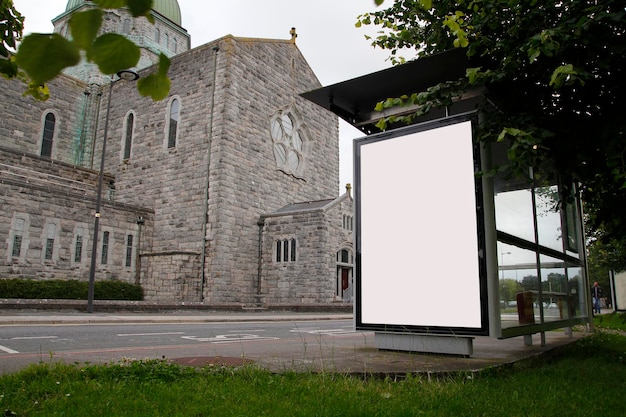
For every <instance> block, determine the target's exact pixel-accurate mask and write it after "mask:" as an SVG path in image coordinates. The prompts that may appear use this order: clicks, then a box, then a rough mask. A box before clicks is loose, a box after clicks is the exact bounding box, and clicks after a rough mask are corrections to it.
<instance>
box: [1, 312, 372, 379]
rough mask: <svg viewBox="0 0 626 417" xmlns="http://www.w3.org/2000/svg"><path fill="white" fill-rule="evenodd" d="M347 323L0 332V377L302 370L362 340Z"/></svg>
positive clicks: (110, 326) (59, 327) (37, 327)
mask: <svg viewBox="0 0 626 417" xmlns="http://www.w3.org/2000/svg"><path fill="white" fill-rule="evenodd" d="M370 336H371V335H368V334H366V333H361V332H356V331H354V330H353V322H352V320H319V321H277V322H224V323H147V324H89V325H82V324H81V325H78V324H77V325H19V326H16V325H8V326H0V373H7V372H13V371H16V370H18V369H21V368H23V367H25V366H26V365H28V364H30V363H37V362H40V361H44V362H48V361H62V362H65V363H105V362H107V363H110V362H115V361H119V360H122V359H124V358H134V359H146V358H166V359H169V360H174V361H178V362H180V363H192V362H194V360H197V359H198V358H203V360H208V358H212V359H213V360H214V359H215V358H221V360H222V361H224V363H229V362H228V361H230V363H231V364H238V363H242V362H243V359H242V358H249V359H247V360H249V361H251V362H256V363H259V364H260V365H262V366H265V367H268V368H275V369H276V368H278V369H280V368H281V367H283V368H286V367H292V366H306V365H307V364H308V363H313V362H314V361H316V360H318V359H319V358H320V357H323V356H324V355H327V354H328V353H329V352H330V353H331V354H332V351H333V349H337V348H340V347H341V346H355V345H356V344H357V343H360V344H362V343H363V339H364V338H367V337H370Z"/></svg>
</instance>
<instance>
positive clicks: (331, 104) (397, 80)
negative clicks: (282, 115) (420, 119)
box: [301, 48, 468, 134]
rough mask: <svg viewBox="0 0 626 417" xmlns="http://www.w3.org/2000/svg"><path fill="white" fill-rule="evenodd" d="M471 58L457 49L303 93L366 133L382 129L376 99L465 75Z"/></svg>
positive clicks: (378, 100) (414, 91) (303, 95)
mask: <svg viewBox="0 0 626 417" xmlns="http://www.w3.org/2000/svg"><path fill="white" fill-rule="evenodd" d="M467 65H468V58H467V56H466V50H465V49H460V48H459V49H453V50H450V51H446V52H442V53H439V54H435V55H432V56H429V57H426V58H420V59H417V60H415V61H411V62H407V63H406V64H402V65H397V66H395V67H392V68H389V69H386V70H382V71H378V72H374V73H371V74H368V75H364V76H362V77H358V78H353V79H351V80H348V81H343V82H340V83H337V84H333V85H329V86H327V87H323V88H320V89H317V90H313V91H308V92H306V93H302V94H301V96H302V97H304V98H306V99H307V100H310V101H312V102H314V103H316V104H318V105H320V106H322V107H324V108H325V109H327V110H330V111H331V112H333V113H335V114H336V115H337V116H339V117H341V118H342V119H344V120H345V121H347V122H348V123H350V124H351V125H353V126H354V127H356V128H358V129H360V130H362V131H363V132H365V133H366V134H370V133H374V132H378V131H379V130H378V128H376V127H375V124H376V122H377V121H378V118H379V117H380V116H375V115H374V113H375V112H374V108H375V107H376V103H378V102H380V101H383V100H386V99H387V98H390V97H400V96H401V95H403V94H412V93H417V92H421V91H424V90H426V89H427V88H428V87H431V86H434V85H437V84H439V83H442V82H446V81H455V80H458V79H459V78H462V77H464V76H465V68H466V67H467Z"/></svg>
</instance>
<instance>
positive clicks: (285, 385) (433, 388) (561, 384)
mask: <svg viewBox="0 0 626 417" xmlns="http://www.w3.org/2000/svg"><path fill="white" fill-rule="evenodd" d="M624 392H626V337H625V336H623V335H620V334H608V333H604V332H598V333H596V334H594V335H592V336H589V337H586V338H583V339H581V340H579V341H577V342H574V343H572V344H570V345H567V346H565V347H563V348H560V349H558V350H556V351H553V354H550V355H545V356H542V357H539V358H535V359H533V360H530V361H525V362H518V363H516V364H514V365H511V366H507V367H500V368H491V369H487V370H484V371H481V372H476V373H460V374H458V375H453V376H450V375H447V376H441V377H439V378H432V377H430V378H429V377H428V376H422V375H407V376H406V377H404V378H402V379H400V380H395V381H394V380H391V379H389V378H388V379H380V378H374V377H368V376H367V375H360V376H350V375H341V374H329V373H321V374H314V373H290V372H287V373H281V374H274V373H271V372H268V371H265V370H260V369H256V368H252V367H244V368H240V369H232V368H223V367H209V368H204V369H200V370H199V369H194V368H186V367H182V366H178V365H172V364H169V363H167V362H165V361H157V360H146V361H125V362H122V363H119V364H113V365H106V366H105V365H97V366H93V365H91V366H79V365H58V364H38V365H34V366H31V367H29V368H27V369H25V370H23V371H21V372H18V373H15V374H10V375H3V376H0V413H2V412H3V411H4V410H7V411H4V413H5V414H4V415H5V416H18V417H25V416H81V417H84V416H96V415H101V416H107V417H113V416H132V417H140V416H151V417H153V416H186V417H199V416H324V417H327V416H394V417H395V416H513V417H514V416H531V417H533V416H541V417H549V416H559V417H562V416H585V417H587V416H603V417H607V416H608V417H610V416H620V417H622V416H624V415H626V402H625V401H624V397H622V395H624Z"/></svg>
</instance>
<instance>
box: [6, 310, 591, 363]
mask: <svg viewBox="0 0 626 417" xmlns="http://www.w3.org/2000/svg"><path fill="white" fill-rule="evenodd" d="M351 318H352V315H351V314H345V313H322V312H313V313H293V312H272V311H252V312H245V311H241V312H240V311H237V312H197V311H177V312H168V313H165V314H159V313H151V314H146V313H122V314H120V313H98V312H96V313H92V314H88V313H80V312H65V311H63V312H58V311H55V312H52V311H50V312H37V311H18V310H0V326H27V325H30V326H32V325H64V324H68V325H75V324H89V323H91V324H107V323H115V324H119V323H211V322H252V321H255V322H258V321H261V322H263V321H290V322H294V323H296V322H299V321H313V320H346V319H351ZM586 334H587V333H584V332H574V334H573V336H572V337H569V336H567V335H566V334H565V333H564V332H563V331H553V332H546V334H545V340H546V345H545V346H540V335H538V334H537V335H533V345H532V346H525V345H524V341H523V338H522V337H517V338H512V339H505V340H498V339H494V338H490V337H476V338H474V341H473V350H474V352H473V354H472V355H471V356H470V357H462V356H454V355H436V354H420V353H412V352H398V351H384V350H379V349H377V348H376V343H375V337H374V334H373V333H371V332H355V333H352V334H351V335H342V336H341V337H333V338H329V339H323V341H322V338H320V337H319V336H316V338H315V339H313V336H310V337H311V339H310V340H307V341H304V340H301V341H300V340H299V341H298V342H297V343H289V342H287V341H283V340H281V341H278V342H276V343H272V344H265V346H264V348H265V350H260V347H259V346H260V345H256V346H254V345H252V346H251V347H248V348H247V351H246V355H245V360H244V359H242V358H241V357H236V356H235V355H232V352H229V351H227V350H220V349H222V348H219V349H214V350H212V351H211V352H212V355H211V356H206V355H203V354H201V355H195V354H194V355H191V356H185V357H174V358H172V357H171V354H173V352H167V353H168V355H167V357H168V358H170V360H172V362H176V363H180V364H186V365H194V366H204V365H207V364H220V363H221V364H226V365H238V364H243V363H255V364H257V365H258V366H260V367H263V368H266V369H269V370H272V371H275V372H282V371H285V370H288V369H289V370H295V371H332V372H340V373H355V374H363V373H365V374H378V375H405V374H407V373H427V374H431V373H446V372H456V371H469V372H472V371H477V370H480V369H484V368H488V367H493V366H506V365H510V364H512V363H515V362H518V361H521V360H524V359H528V358H532V357H535V356H537V355H541V354H546V353H549V352H550V351H552V350H553V349H555V348H556V347H559V346H562V345H565V344H568V343H571V342H573V341H575V340H578V339H580V338H582V337H584V336H585V335H586ZM223 349H226V347H225V348H223ZM257 349H259V350H257ZM204 352H206V351H204ZM154 353H155V355H156V354H157V353H159V355H158V356H157V357H161V356H160V352H158V351H157V350H155V351H154ZM61 358H62V356H61ZM0 360H1V357H0Z"/></svg>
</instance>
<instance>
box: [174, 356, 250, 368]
mask: <svg viewBox="0 0 626 417" xmlns="http://www.w3.org/2000/svg"><path fill="white" fill-rule="evenodd" d="M170 362H172V363H175V364H177V365H184V366H196V367H200V368H201V367H204V366H233V367H237V366H244V365H251V364H253V363H254V361H253V360H252V359H246V358H237V357H228V356H193V357H188V358H176V359H170Z"/></svg>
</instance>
